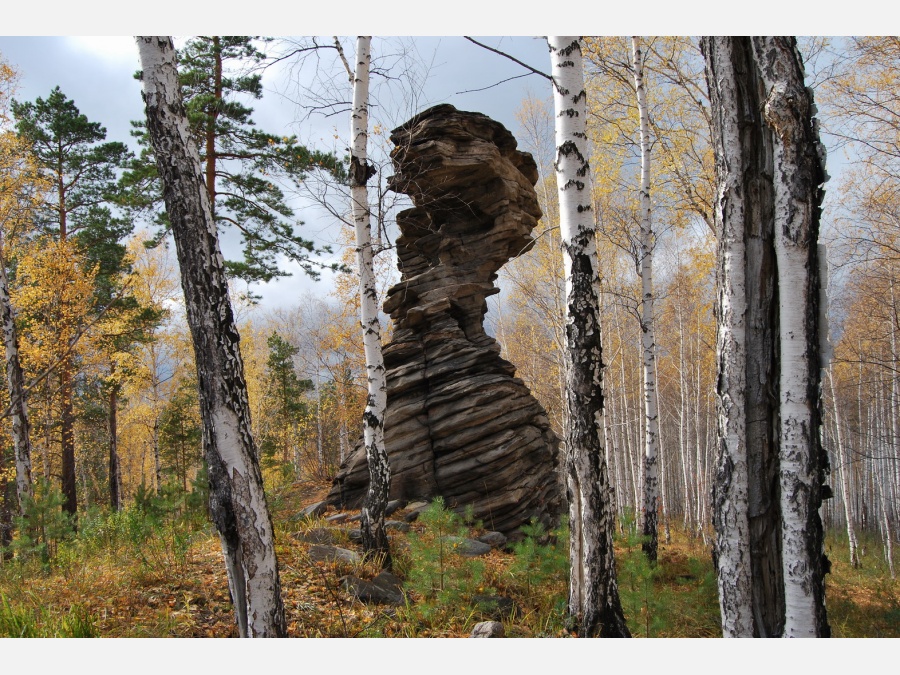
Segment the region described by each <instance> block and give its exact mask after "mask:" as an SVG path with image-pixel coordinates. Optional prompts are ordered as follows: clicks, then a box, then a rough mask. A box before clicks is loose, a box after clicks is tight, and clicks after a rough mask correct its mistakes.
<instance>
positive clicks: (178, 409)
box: [159, 379, 203, 492]
mask: <svg viewBox="0 0 900 675" xmlns="http://www.w3.org/2000/svg"><path fill="white" fill-rule="evenodd" d="M202 436H203V431H202V427H201V424H200V403H199V401H198V399H197V381H196V380H195V379H184V380H182V381H181V382H180V383H179V384H178V388H177V389H175V391H174V393H173V394H172V396H171V398H170V399H169V401H168V403H167V404H166V407H165V408H163V410H162V413H161V414H160V417H159V445H160V459H162V460H164V461H165V462H166V464H167V465H168V466H164V467H163V469H162V471H163V472H170V473H172V474H174V475H175V477H176V478H177V479H178V480H179V482H180V483H181V488H182V489H183V490H184V491H185V492H187V489H188V474H189V473H190V470H191V468H192V467H194V466H195V465H197V464H199V462H200V457H201V453H200V448H201V441H202Z"/></svg>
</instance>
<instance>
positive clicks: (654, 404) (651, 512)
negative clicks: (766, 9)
mask: <svg viewBox="0 0 900 675" xmlns="http://www.w3.org/2000/svg"><path fill="white" fill-rule="evenodd" d="M631 55H632V67H633V69H634V89H635V92H636V93H637V104H638V117H639V119H640V127H641V129H640V133H641V186H640V214H641V254H640V255H641V258H640V273H641V348H642V352H643V353H642V356H643V366H644V485H643V504H642V510H643V516H644V523H643V535H644V542H643V544H642V545H641V548H642V549H643V551H644V554H645V555H646V556H647V559H648V560H649V561H650V562H651V563H655V562H656V557H657V551H658V549H659V532H658V529H659V527H658V525H659V524H658V519H659V402H658V399H657V392H656V337H655V334H654V327H653V311H654V295H653V246H654V236H653V226H652V222H653V221H652V215H653V212H652V206H651V202H650V122H649V109H648V107H647V90H646V87H645V85H644V56H643V54H642V53H641V47H640V38H638V37H632V38H631Z"/></svg>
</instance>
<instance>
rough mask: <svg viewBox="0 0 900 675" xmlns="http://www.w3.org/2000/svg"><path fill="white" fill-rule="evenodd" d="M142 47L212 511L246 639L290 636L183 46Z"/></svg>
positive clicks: (159, 42) (160, 41)
mask: <svg viewBox="0 0 900 675" xmlns="http://www.w3.org/2000/svg"><path fill="white" fill-rule="evenodd" d="M136 41H137V45H138V50H139V52H140V56H141V64H142V67H143V75H142V77H143V98H144V104H145V107H146V114H147V130H148V132H149V134H150V140H151V142H152V144H153V147H154V150H155V151H156V159H157V168H158V170H159V174H160V178H161V179H162V183H163V190H164V197H165V202H166V211H167V212H168V215H169V220H170V222H171V226H172V235H173V237H174V239H175V246H176V250H177V252H178V262H179V266H180V268H181V283H182V288H183V290H184V298H185V305H186V308H187V318H188V324H189V325H190V329H191V336H192V338H193V343H194V354H195V358H196V364H197V375H198V380H199V391H200V411H201V417H202V420H203V447H204V454H205V459H206V462H207V466H208V471H209V497H210V512H211V516H212V519H213V522H214V523H215V525H216V528H217V529H218V531H219V536H220V538H221V542H222V550H223V553H224V555H225V563H226V567H227V570H228V582H229V588H230V590H231V596H232V600H233V601H234V607H235V615H236V621H237V625H238V630H239V632H240V635H241V636H242V637H245V636H249V637H257V636H258V637H282V636H284V635H285V634H286V626H285V618H284V607H283V605H282V601H281V583H280V580H279V575H278V565H277V561H276V558H275V536H274V531H273V528H272V520H271V518H270V516H269V511H268V508H267V506H266V497H265V493H264V491H263V481H262V474H261V472H260V469H259V464H258V461H257V452H256V447H255V443H254V440H253V435H252V433H251V428H250V410H249V405H248V402H247V385H246V381H245V379H244V366H243V361H242V359H241V353H240V348H239V336H238V332H237V328H236V327H235V324H234V315H233V312H232V308H231V300H230V298H229V295H228V282H227V279H226V278H225V269H224V258H223V257H222V253H221V251H220V249H219V240H218V234H217V232H216V226H215V222H214V221H213V217H212V210H211V205H210V200H209V194H208V193H207V191H206V186H205V185H204V180H203V174H202V170H201V167H200V157H199V154H198V152H197V148H196V146H195V145H194V142H193V140H192V139H191V135H190V129H189V126H188V121H187V116H186V114H185V110H184V105H183V103H182V101H181V92H180V88H179V86H178V71H177V68H176V59H175V47H174V45H173V43H172V40H171V39H170V38H169V37H165V36H139V37H137V38H136Z"/></svg>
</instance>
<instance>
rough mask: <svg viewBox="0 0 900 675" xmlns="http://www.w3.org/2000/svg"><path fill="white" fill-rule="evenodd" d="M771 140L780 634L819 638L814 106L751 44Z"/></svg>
mask: <svg viewBox="0 0 900 675" xmlns="http://www.w3.org/2000/svg"><path fill="white" fill-rule="evenodd" d="M753 51H754V58H755V62H756V65H757V68H758V69H759V72H760V74H761V76H762V80H763V82H764V84H765V88H766V90H767V91H768V94H767V97H766V101H765V108H764V112H763V116H764V119H765V121H766V124H767V125H768V126H769V128H770V129H771V131H772V132H773V133H774V139H775V155H774V167H775V174H774V179H773V183H774V196H775V257H776V260H777V264H778V286H779V288H781V289H785V291H784V292H782V293H780V294H779V295H780V301H779V305H778V307H779V317H778V319H779V341H780V348H781V355H780V356H781V359H780V364H781V373H780V378H779V392H780V400H779V404H780V427H781V429H780V437H779V445H780V448H779V463H780V479H781V481H780V482H781V485H780V489H781V520H782V526H783V530H782V549H783V550H782V556H783V559H782V567H783V569H784V584H785V628H784V635H785V637H827V636H829V635H830V629H829V626H828V620H827V616H826V612H825V574H826V572H827V571H828V561H827V558H826V557H825V534H824V531H823V528H822V521H821V519H820V517H819V507H820V506H821V505H822V495H823V483H824V481H825V472H826V470H827V465H828V456H827V455H826V454H825V451H824V449H823V448H822V446H821V434H820V427H821V399H820V396H821V394H820V390H821V355H820V342H819V331H820V328H821V327H820V326H819V321H820V315H819V301H820V297H821V294H820V280H819V264H818V252H819V251H818V237H819V218H820V215H821V203H822V198H823V196H824V190H823V189H822V185H823V184H824V182H825V180H826V177H825V168H824V159H823V158H822V157H821V156H820V154H819V150H820V148H821V147H822V146H821V143H820V141H819V134H818V128H817V122H816V120H815V117H814V114H815V105H814V103H813V100H812V93H811V90H808V89H807V88H806V85H805V82H804V71H803V63H802V60H801V57H800V52H799V51H798V50H797V46H796V41H795V40H794V39H793V38H762V37H755V38H754V39H753Z"/></svg>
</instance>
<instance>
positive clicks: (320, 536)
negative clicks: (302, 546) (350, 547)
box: [291, 527, 334, 544]
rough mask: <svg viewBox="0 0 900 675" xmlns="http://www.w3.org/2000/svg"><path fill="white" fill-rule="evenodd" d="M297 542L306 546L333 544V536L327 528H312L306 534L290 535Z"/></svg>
mask: <svg viewBox="0 0 900 675" xmlns="http://www.w3.org/2000/svg"><path fill="white" fill-rule="evenodd" d="M291 536H292V537H294V539H296V540H297V541H302V542H305V543H307V544H333V543H334V534H333V533H332V532H331V530H329V529H328V528H327V527H314V528H312V529H309V530H307V531H306V532H294V533H293V534H292V535H291Z"/></svg>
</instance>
